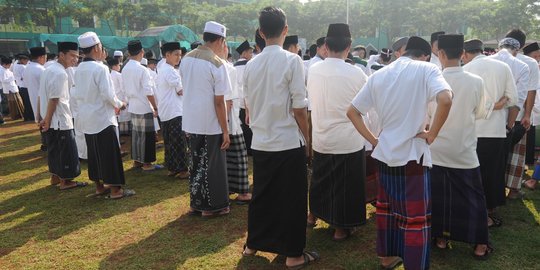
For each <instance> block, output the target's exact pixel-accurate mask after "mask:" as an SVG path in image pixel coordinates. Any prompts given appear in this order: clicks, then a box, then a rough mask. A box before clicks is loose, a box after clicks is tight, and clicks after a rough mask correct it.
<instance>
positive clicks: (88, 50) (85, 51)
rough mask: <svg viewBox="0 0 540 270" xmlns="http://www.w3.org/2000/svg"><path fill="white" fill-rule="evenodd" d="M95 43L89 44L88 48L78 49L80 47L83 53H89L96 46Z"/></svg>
mask: <svg viewBox="0 0 540 270" xmlns="http://www.w3.org/2000/svg"><path fill="white" fill-rule="evenodd" d="M96 45H97V44H96ZM96 45H92V46H90V47H88V48H80V49H81V51H82V52H83V53H84V54H89V53H91V52H92V50H93V49H94V47H96ZM103 49H105V48H103Z"/></svg>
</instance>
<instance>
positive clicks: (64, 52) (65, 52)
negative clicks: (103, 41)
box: [58, 46, 93, 54]
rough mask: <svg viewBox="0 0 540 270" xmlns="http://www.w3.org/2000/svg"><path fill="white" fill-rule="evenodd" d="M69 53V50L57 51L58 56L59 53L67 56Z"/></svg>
mask: <svg viewBox="0 0 540 270" xmlns="http://www.w3.org/2000/svg"><path fill="white" fill-rule="evenodd" d="M92 47H93V46H92ZM69 51H71V49H63V50H58V54H60V53H63V54H67V53H68V52H69Z"/></svg>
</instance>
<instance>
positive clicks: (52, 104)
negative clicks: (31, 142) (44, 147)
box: [40, 98, 59, 132]
mask: <svg viewBox="0 0 540 270" xmlns="http://www.w3.org/2000/svg"><path fill="white" fill-rule="evenodd" d="M58 101H59V99H58V98H51V99H49V102H48V104H47V115H45V119H43V120H42V121H41V122H40V125H41V127H42V128H43V132H45V131H47V130H49V127H50V126H51V121H52V117H53V114H54V112H55V111H56V106H57V105H58Z"/></svg>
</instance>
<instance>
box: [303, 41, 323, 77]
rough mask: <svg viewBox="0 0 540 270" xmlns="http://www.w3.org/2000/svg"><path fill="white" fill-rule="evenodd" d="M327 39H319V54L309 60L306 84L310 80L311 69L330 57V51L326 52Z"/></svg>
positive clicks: (306, 70)
mask: <svg viewBox="0 0 540 270" xmlns="http://www.w3.org/2000/svg"><path fill="white" fill-rule="evenodd" d="M324 41H325V37H320V38H318V39H317V42H316V44H317V54H316V55H315V56H314V57H313V58H311V59H310V60H309V63H308V65H307V67H306V69H305V71H304V72H305V76H306V83H307V80H308V75H309V67H311V66H312V65H314V64H315V63H318V62H320V61H322V60H324V59H325V58H326V57H327V56H328V51H326V47H325V46H324Z"/></svg>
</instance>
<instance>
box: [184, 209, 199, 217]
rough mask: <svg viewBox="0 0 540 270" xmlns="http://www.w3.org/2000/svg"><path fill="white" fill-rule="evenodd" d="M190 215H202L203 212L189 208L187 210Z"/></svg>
mask: <svg viewBox="0 0 540 270" xmlns="http://www.w3.org/2000/svg"><path fill="white" fill-rule="evenodd" d="M187 214H188V216H194V217H200V216H201V215H202V212H201V211H199V210H195V209H189V211H188V212H187Z"/></svg>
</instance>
